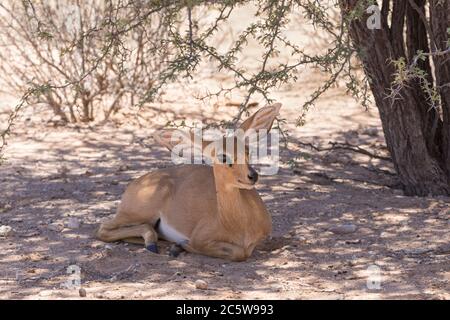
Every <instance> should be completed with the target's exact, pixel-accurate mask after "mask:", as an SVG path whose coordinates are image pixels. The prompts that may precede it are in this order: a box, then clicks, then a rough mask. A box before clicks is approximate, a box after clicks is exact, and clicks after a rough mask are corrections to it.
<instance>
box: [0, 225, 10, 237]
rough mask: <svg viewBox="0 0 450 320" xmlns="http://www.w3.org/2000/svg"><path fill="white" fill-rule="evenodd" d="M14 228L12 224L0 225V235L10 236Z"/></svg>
mask: <svg viewBox="0 0 450 320" xmlns="http://www.w3.org/2000/svg"><path fill="white" fill-rule="evenodd" d="M12 232H13V228H11V227H10V226H0V237H4V238H6V237H8V236H10V235H11V234H12Z"/></svg>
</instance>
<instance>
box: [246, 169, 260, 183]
mask: <svg viewBox="0 0 450 320" xmlns="http://www.w3.org/2000/svg"><path fill="white" fill-rule="evenodd" d="M247 177H248V179H249V180H250V181H252V182H253V183H256V181H258V172H256V171H255V169H253V168H250V172H249V174H248V176H247Z"/></svg>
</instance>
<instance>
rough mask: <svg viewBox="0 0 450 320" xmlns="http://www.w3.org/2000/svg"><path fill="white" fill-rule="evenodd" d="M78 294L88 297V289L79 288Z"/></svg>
mask: <svg viewBox="0 0 450 320" xmlns="http://www.w3.org/2000/svg"><path fill="white" fill-rule="evenodd" d="M78 294H79V295H80V297H82V298H84V297H86V289H84V288H80V290H78Z"/></svg>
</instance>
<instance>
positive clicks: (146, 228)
mask: <svg viewBox="0 0 450 320" xmlns="http://www.w3.org/2000/svg"><path fill="white" fill-rule="evenodd" d="M97 237H98V238H99V239H100V240H102V241H105V242H112V241H117V240H126V239H130V238H132V239H133V238H134V239H135V238H143V239H144V244H145V247H146V248H147V250H149V251H151V252H154V253H158V247H157V245H156V241H158V234H157V233H156V231H155V229H154V228H153V227H152V226H151V225H149V224H147V223H143V224H138V225H133V226H118V225H117V224H116V223H115V222H114V220H111V221H107V222H105V223H103V224H102V225H101V226H100V228H99V230H98V231H97Z"/></svg>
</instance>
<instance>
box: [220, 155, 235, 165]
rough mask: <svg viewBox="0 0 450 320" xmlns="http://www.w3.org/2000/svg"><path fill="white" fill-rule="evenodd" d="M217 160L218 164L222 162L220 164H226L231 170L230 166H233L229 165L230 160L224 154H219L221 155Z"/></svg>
mask: <svg viewBox="0 0 450 320" xmlns="http://www.w3.org/2000/svg"><path fill="white" fill-rule="evenodd" d="M217 158H218V160H219V161H220V162H222V163H224V164H225V163H226V164H228V166H229V167H230V168H231V167H232V166H233V164H232V163H231V160H230V158H229V157H228V156H227V155H226V154H221V155H219V156H218V157H217Z"/></svg>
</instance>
